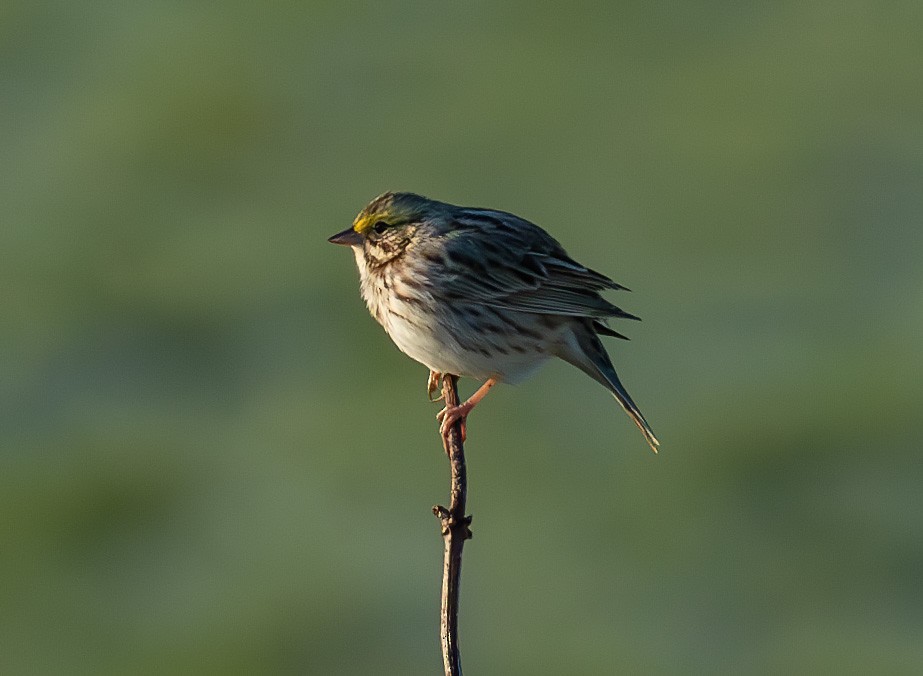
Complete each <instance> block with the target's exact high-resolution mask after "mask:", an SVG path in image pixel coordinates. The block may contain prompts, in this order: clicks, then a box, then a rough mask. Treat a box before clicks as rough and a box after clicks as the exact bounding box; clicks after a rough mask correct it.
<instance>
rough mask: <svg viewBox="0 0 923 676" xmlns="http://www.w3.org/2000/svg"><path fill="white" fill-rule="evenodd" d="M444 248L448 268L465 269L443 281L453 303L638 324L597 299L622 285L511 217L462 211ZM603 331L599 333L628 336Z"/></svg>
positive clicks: (544, 233)
mask: <svg viewBox="0 0 923 676" xmlns="http://www.w3.org/2000/svg"><path fill="white" fill-rule="evenodd" d="M443 246H444V249H443V251H444V254H445V256H446V257H447V259H448V261H449V263H450V264H451V265H452V266H455V265H458V266H461V267H462V268H464V270H465V272H463V273H459V274H455V275H451V276H449V277H448V278H447V279H446V280H445V284H444V286H443V289H444V290H445V292H446V295H447V296H449V297H451V298H457V299H465V300H470V301H475V302H478V303H482V304H484V305H489V306H492V307H496V308H502V309H507V310H515V311H517V312H531V313H536V314H555V315H570V316H574V317H590V318H594V319H603V318H606V317H620V318H625V319H637V317H635V316H634V315H631V314H628V313H627V312H624V311H622V310H621V309H620V308H619V307H617V306H615V305H613V304H612V303H610V302H609V301H607V300H606V299H605V298H603V297H602V296H600V295H599V292H600V291H601V290H603V289H625V287H624V286H621V285H620V284H617V283H616V282H613V281H612V280H611V279H609V278H608V277H606V276H605V275H602V274H600V273H598V272H595V271H594V270H590V269H589V268H587V267H585V266H583V265H580V264H579V263H577V262H576V261H574V260H573V259H572V258H571V257H570V256H568V255H567V252H565V251H564V249H563V248H562V247H561V245H560V244H558V242H557V241H555V239H554V238H553V237H551V235H549V234H548V233H547V232H545V231H544V230H542V229H541V228H539V227H538V226H536V225H534V224H532V223H530V222H528V221H525V220H523V219H521V218H519V217H517V216H514V215H512V214H507V213H504V212H498V211H491V210H481V209H463V210H460V212H459V213H458V214H457V217H456V219H455V221H454V223H453V229H452V230H451V231H449V232H448V233H446V234H445V235H444V240H443ZM600 326H601V327H602V328H603V330H602V331H600V333H603V334H606V335H618V336H619V337H624V336H621V335H620V334H616V332H614V331H611V329H608V328H607V327H605V326H604V325H602V324H600Z"/></svg>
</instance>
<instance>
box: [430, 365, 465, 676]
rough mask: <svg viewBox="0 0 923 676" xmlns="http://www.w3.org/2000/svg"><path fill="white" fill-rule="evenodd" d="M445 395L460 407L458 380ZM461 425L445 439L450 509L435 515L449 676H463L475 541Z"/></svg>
mask: <svg viewBox="0 0 923 676" xmlns="http://www.w3.org/2000/svg"><path fill="white" fill-rule="evenodd" d="M442 395H443V397H444V398H445V404H446V406H458V377H457V376H453V375H449V374H446V375H444V376H443V380H442ZM461 424H462V423H461V421H460V420H459V421H456V423H455V424H454V425H452V427H451V428H449V430H447V432H446V434H445V435H444V436H443V437H442V443H443V446H444V447H445V452H446V455H447V456H448V457H449V465H450V467H451V472H452V487H451V493H450V500H451V501H450V503H449V507H448V509H446V508H445V507H443V506H442V505H436V506H435V507H433V514H435V515H436V517H437V518H438V519H439V521H440V522H441V524H442V540H443V543H444V545H445V549H444V557H443V565H442V621H441V623H440V636H441V639H442V662H443V665H444V666H445V674H446V676H461V673H462V671H461V655H460V653H459V649H458V590H459V582H460V580H461V562H462V547H463V546H464V544H465V540H468V539H470V538H471V529H470V527H469V526H471V517H470V516H465V500H466V498H467V493H468V476H467V472H466V470H465V448H464V445H463V443H462V434H461Z"/></svg>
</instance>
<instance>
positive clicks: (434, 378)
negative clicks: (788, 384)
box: [426, 371, 445, 401]
mask: <svg viewBox="0 0 923 676" xmlns="http://www.w3.org/2000/svg"><path fill="white" fill-rule="evenodd" d="M441 382H442V374H441V373H439V371H430V372H429V380H427V381H426V396H427V397H429V400H430V401H439V400H440V399H442V398H443V397H444V396H445V395H443V394H440V395H439V396H438V397H436V398H435V399H433V392H436V391H437V390H438V389H439V386H440V384H441Z"/></svg>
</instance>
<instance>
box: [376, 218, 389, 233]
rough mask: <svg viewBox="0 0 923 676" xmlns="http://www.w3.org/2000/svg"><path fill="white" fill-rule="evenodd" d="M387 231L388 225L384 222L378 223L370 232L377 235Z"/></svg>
mask: <svg viewBox="0 0 923 676" xmlns="http://www.w3.org/2000/svg"><path fill="white" fill-rule="evenodd" d="M387 229H388V224H387V223H385V222H384V221H378V223H376V224H375V225H373V226H372V230H374V231H375V232H377V233H378V234H379V235H380V234H381V233H383V232H384V231H385V230H387Z"/></svg>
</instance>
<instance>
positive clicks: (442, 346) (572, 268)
mask: <svg viewBox="0 0 923 676" xmlns="http://www.w3.org/2000/svg"><path fill="white" fill-rule="evenodd" d="M329 241H331V242H333V243H334V244H344V245H348V246H350V247H352V249H353V253H355V256H356V264H357V265H358V267H359V277H360V281H361V291H362V297H363V299H365V302H366V305H368V308H369V311H370V312H371V313H372V316H373V317H375V319H376V320H377V321H378V323H379V324H381V325H382V326H383V327H384V329H385V331H387V332H388V335H389V336H391V339H392V340H393V341H394V342H395V344H396V345H397V346H398V348H400V349H401V351H402V352H404V353H405V354H407V355H408V356H410V357H411V358H413V359H415V360H416V361H418V362H420V363H421V364H423V365H425V366H426V367H427V368H429V370H430V377H429V383H428V390H429V393H430V396H432V393H433V392H434V391H435V389H436V388H437V387H438V382H439V379H440V377H441V374H444V373H450V374H453V375H458V376H468V377H471V378H476V379H478V380H482V381H485V382H484V384H483V385H482V386H481V387H480V388H479V389H478V390H477V391H476V392H475V393H474V394H473V395H472V396H471V397H470V398H469V399H468V400H467V401H465V402H464V403H463V404H460V405H459V406H455V407H448V408H444V409H443V410H442V411H440V412H439V415H438V416H437V417H438V418H439V419H440V420H441V421H442V427H441V430H442V433H443V434H446V433H447V432H448V429H449V428H450V427H451V425H452V424H453V423H454V422H455V421H457V420H461V421H462V433H463V434H464V421H465V418H466V417H467V415H468V414H469V413H470V412H471V409H473V408H474V406H475V405H476V404H477V403H478V402H479V401H480V400H481V399H482V398H483V397H484V395H485V394H487V391H488V390H489V389H490V388H491V387H493V385H494V384H496V383H498V382H506V383H516V382H519V381H521V380H523V379H524V378H526V377H527V376H529V375H530V374H531V373H533V372H534V371H535V370H536V369H538V367H539V366H541V365H542V364H543V363H544V362H545V361H547V360H548V359H550V358H551V357H560V358H561V359H563V360H564V361H566V362H569V363H571V364H573V365H574V366H576V367H577V368H579V369H580V370H581V371H583V372H584V373H586V374H587V375H589V376H590V377H591V378H593V379H594V380H596V381H598V382H599V383H602V385H603V386H604V387H606V388H607V389H608V390H609V391H610V392H611V393H612V394H613V395H614V396H615V398H616V400H618V402H619V404H621V405H622V408H624V409H625V412H626V413H628V415H629V416H630V417H631V419H632V420H633V421H634V423H635V424H636V425H637V426H638V428H639V429H640V430H641V433H642V434H643V435H644V438H645V439H646V440H647V442H648V444H650V447H651V448H652V449H653V450H654V452H656V451H657V447H658V445H659V443H660V442H658V441H657V438H656V437H655V436H654V432H653V430H652V429H651V427H650V425H648V423H647V421H646V420H645V419H644V416H643V415H641V411H640V410H639V409H638V407H637V406H636V405H635V403H634V401H632V399H631V397H630V396H629V395H628V392H627V391H626V390H625V388H624V386H623V385H622V383H621V382H620V381H619V377H618V375H616V372H615V369H614V368H613V366H612V362H611V361H610V360H609V355H608V354H607V353H606V350H605V348H604V347H603V345H602V342H601V341H600V339H599V336H600V335H604V336H615V337H616V338H625V336H623V335H622V334H620V333H618V332H616V331H614V330H612V329H610V328H609V327H608V326H607V325H606V324H605V322H606V321H607V320H608V319H609V318H610V317H616V318H619V319H638V318H637V317H635V316H634V315H631V314H628V313H627V312H624V311H622V310H621V309H620V308H618V307H616V306H615V305H613V304H612V303H610V302H609V301H607V300H605V299H604V298H603V297H602V296H601V295H600V291H602V290H603V289H616V290H619V289H623V290H627V289H625V287H624V286H621V285H619V284H616V283H615V282H613V281H612V280H611V279H609V278H608V277H606V276H605V275H602V274H600V273H598V272H594V271H593V270H590V269H589V268H587V267H585V266H583V265H580V264H579V263H577V262H576V261H574V260H573V259H572V258H571V257H570V256H568V255H567V252H565V251H564V249H563V248H562V247H561V245H560V244H558V242H557V241H556V240H555V239H554V238H552V237H551V235H549V234H548V233H547V232H545V231H544V230H542V229H541V228H539V227H538V226H537V225H534V224H532V223H530V222H529V221H526V220H524V219H522V218H519V217H518V216H515V215H513V214H510V213H506V212H503V211H495V210H493V209H476V208H469V207H458V206H454V205H452V204H446V203H444V202H437V201H435V200H430V199H427V198H425V197H421V196H420V195H415V194H413V193H390V192H389V193H385V194H384V195H381V196H379V197H377V198H375V199H374V200H372V202H371V203H370V204H369V205H368V206H366V207H365V208H364V209H363V210H362V211H361V212H360V213H359V215H358V216H357V217H356V220H355V221H354V223H353V226H352V227H351V228H347V229H346V230H344V231H343V232H341V233H338V234H336V235H334V236H332V237H331V238H330V240H329Z"/></svg>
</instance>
